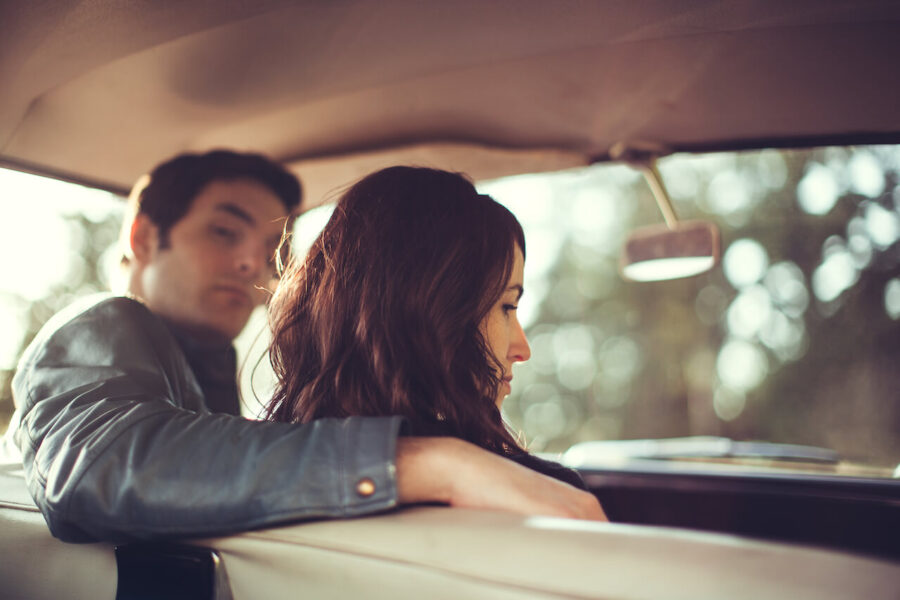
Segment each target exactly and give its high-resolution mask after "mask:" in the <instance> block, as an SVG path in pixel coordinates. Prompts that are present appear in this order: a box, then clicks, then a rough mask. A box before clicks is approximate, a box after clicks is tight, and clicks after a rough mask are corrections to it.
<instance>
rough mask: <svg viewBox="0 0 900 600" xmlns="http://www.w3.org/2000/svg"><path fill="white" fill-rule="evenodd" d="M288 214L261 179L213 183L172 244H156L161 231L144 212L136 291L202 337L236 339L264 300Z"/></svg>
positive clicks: (136, 236)
mask: <svg viewBox="0 0 900 600" xmlns="http://www.w3.org/2000/svg"><path fill="white" fill-rule="evenodd" d="M286 217H287V210H286V209H285V207H284V205H283V204H282V203H281V201H280V200H279V198H278V196H276V195H275V193H274V192H272V191H271V190H270V189H269V188H267V187H266V186H264V185H263V184H261V183H257V182H256V181H253V180H250V179H236V180H230V181H229V180H225V181H212V182H210V183H209V184H208V185H207V186H206V187H204V188H203V189H202V190H200V193H199V194H198V195H197V196H196V197H195V198H194V201H193V203H192V204H191V208H190V210H189V211H188V213H187V214H186V215H185V216H184V217H182V219H181V220H180V221H178V222H177V223H175V225H174V226H173V227H172V228H171V229H170V230H169V245H168V247H166V248H160V247H159V231H158V229H157V228H156V226H155V225H153V224H152V223H150V222H149V219H147V218H146V217H140V218H141V219H143V221H140V222H139V224H138V225H136V226H135V231H136V232H137V233H133V234H132V246H133V248H134V251H135V261H136V263H137V264H136V266H137V269H138V271H137V275H138V277H137V279H136V280H135V279H133V280H132V286H131V288H132V289H131V291H132V292H133V293H135V294H136V295H137V296H139V297H140V298H141V299H142V300H143V301H144V302H145V303H146V304H147V306H148V307H149V308H150V310H152V311H153V312H155V313H157V314H159V315H161V316H163V317H165V318H167V319H169V320H171V321H173V322H175V323H177V324H178V325H180V326H182V327H184V328H186V329H188V330H190V331H192V332H194V333H195V334H196V335H198V336H200V337H205V338H211V339H216V338H227V339H228V340H231V339H234V338H235V337H237V335H238V334H239V333H240V332H241V330H242V329H243V328H244V325H246V324H247V320H248V319H249V318H250V313H251V312H252V311H253V308H254V307H255V306H257V305H258V304H261V303H263V302H264V301H265V300H266V298H267V295H268V292H267V291H266V290H265V289H264V288H266V287H267V286H268V285H269V283H270V281H271V279H272V276H273V265H272V262H271V259H272V256H273V255H274V253H275V249H276V248H277V246H278V243H279V240H280V239H281V233H282V230H283V228H284V223H285V218H286ZM141 228H146V229H141Z"/></svg>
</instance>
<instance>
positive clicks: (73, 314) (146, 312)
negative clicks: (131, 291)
mask: <svg viewBox="0 0 900 600" xmlns="http://www.w3.org/2000/svg"><path fill="white" fill-rule="evenodd" d="M97 320H101V321H106V320H110V323H117V324H118V325H119V326H127V324H128V323H131V322H137V323H143V322H148V323H154V324H155V323H160V324H162V321H161V320H160V319H159V318H158V317H157V316H156V315H154V314H153V313H152V312H150V309H148V308H147V307H146V306H144V305H143V304H142V303H141V302H139V301H137V300H135V299H134V298H130V297H127V296H118V295H114V294H110V293H100V294H93V295H90V296H86V297H84V298H80V299H79V300H76V301H75V302H73V303H72V304H70V305H69V306H67V307H66V308H64V309H62V310H61V311H59V312H58V313H56V314H55V315H53V317H51V318H50V319H49V320H48V321H47V323H46V324H45V325H44V326H43V327H42V328H41V332H40V333H39V334H38V337H48V336H50V335H52V334H53V333H54V332H55V331H57V330H59V329H63V328H65V327H68V326H72V325H81V324H89V323H91V324H93V323H95V322H96V321H97Z"/></svg>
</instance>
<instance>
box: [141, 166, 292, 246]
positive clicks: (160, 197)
mask: <svg viewBox="0 0 900 600" xmlns="http://www.w3.org/2000/svg"><path fill="white" fill-rule="evenodd" d="M235 179H251V180H253V181H256V182H259V183H261V184H263V185H264V186H266V187H268V188H269V189H270V190H272V192H273V193H275V195H276V196H278V198H279V199H280V200H281V202H282V204H284V207H285V208H286V209H287V210H288V211H289V212H290V211H292V210H294V209H295V208H296V207H297V206H298V205H299V204H300V201H301V198H302V188H301V186H300V181H299V180H298V179H297V178H296V177H295V176H294V175H293V174H292V173H290V172H289V171H287V169H285V168H284V167H282V166H281V165H280V164H278V163H276V162H274V161H272V160H271V159H269V158H267V157H265V156H263V155H262V154H255V153H241V152H234V151H231V150H212V151H210V152H206V153H204V154H180V155H178V156H176V157H174V158H172V159H170V160H167V161H166V162H164V163H162V164H160V165H158V166H157V167H156V168H155V169H153V171H151V172H150V174H149V176H148V177H146V178H143V180H144V181H143V183H145V185H143V187H140V189H139V190H137V189H136V190H135V191H137V192H138V193H137V194H136V195H135V193H134V192H132V201H135V202H136V203H137V206H136V207H134V208H135V214H144V215H147V216H148V217H149V218H150V220H151V221H152V222H153V224H154V225H156V226H157V227H158V228H159V245H160V247H161V248H166V247H168V245H169V230H171V229H172V227H173V226H174V225H175V224H176V223H177V222H178V221H179V220H181V218H182V217H184V216H185V215H186V214H187V213H188V211H189V210H190V208H191V204H192V203H193V201H194V198H196V197H197V194H199V193H200V191H201V190H202V189H203V188H204V187H205V186H206V185H208V184H209V183H210V182H213V181H233V180H235ZM139 186H141V183H138V186H136V187H139Z"/></svg>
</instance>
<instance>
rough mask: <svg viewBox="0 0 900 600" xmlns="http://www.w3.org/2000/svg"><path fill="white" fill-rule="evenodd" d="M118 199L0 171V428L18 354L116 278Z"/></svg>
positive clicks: (10, 405) (122, 206)
mask: <svg viewBox="0 0 900 600" xmlns="http://www.w3.org/2000/svg"><path fill="white" fill-rule="evenodd" d="M124 209H125V202H124V200H123V199H122V198H120V197H118V196H116V195H114V194H110V193H108V192H102V191H98V190H95V189H91V188H87V187H83V186H79V185H74V184H69V183H64V182H61V181H56V180H52V179H47V178H43V177H37V176H34V175H27V174H24V173H19V172H17V171H10V170H5V169H0V256H2V257H3V259H2V262H0V331H2V332H3V335H2V336H0V430H2V429H6V423H7V421H8V420H9V417H10V415H11V414H12V411H13V403H12V392H11V390H10V380H11V378H12V375H13V373H14V371H15V367H16V362H17V361H18V357H19V354H20V353H21V351H22V350H23V349H24V347H25V346H26V345H27V344H28V343H29V342H30V341H31V339H32V338H33V337H34V335H35V334H36V333H37V332H38V330H39V329H40V328H41V326H42V325H43V324H44V322H45V321H46V320H47V319H49V318H50V317H51V316H52V315H53V314H54V313H55V312H57V311H58V310H60V309H61V308H63V307H65V306H66V305H67V304H69V303H70V302H72V301H73V300H75V299H76V298H78V297H81V296H86V295H89V294H93V293H96V292H99V291H103V290H106V289H109V286H110V283H111V279H112V278H113V277H114V276H115V274H116V273H117V266H118V261H119V251H118V246H117V240H118V235H119V225H120V223H121V220H122V215H123V212H124Z"/></svg>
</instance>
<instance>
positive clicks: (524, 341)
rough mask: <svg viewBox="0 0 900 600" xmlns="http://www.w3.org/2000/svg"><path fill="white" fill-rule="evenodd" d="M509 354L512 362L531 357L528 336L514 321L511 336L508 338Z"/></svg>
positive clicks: (523, 360)
mask: <svg viewBox="0 0 900 600" xmlns="http://www.w3.org/2000/svg"><path fill="white" fill-rule="evenodd" d="M509 355H510V356H509V358H510V359H511V360H512V362H525V361H526V360H528V359H529V358H531V346H529V345H528V337H527V336H526V335H525V330H524V329H522V326H521V325H520V324H519V323H518V322H516V325H515V328H514V330H513V337H512V339H511V340H510V344H509Z"/></svg>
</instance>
